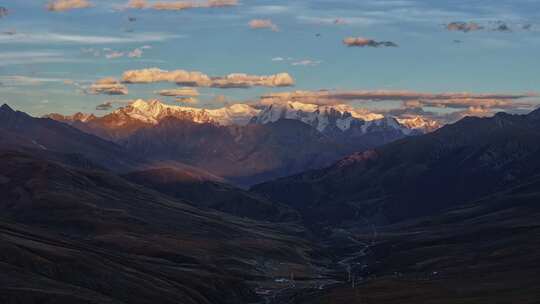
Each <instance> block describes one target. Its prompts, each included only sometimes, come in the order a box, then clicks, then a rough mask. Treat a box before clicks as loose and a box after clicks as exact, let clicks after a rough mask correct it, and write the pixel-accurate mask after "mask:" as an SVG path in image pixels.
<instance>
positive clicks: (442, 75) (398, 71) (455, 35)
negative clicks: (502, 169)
mask: <svg viewBox="0 0 540 304" xmlns="http://www.w3.org/2000/svg"><path fill="white" fill-rule="evenodd" d="M2 8H3V9H2ZM538 54H540V3H538V1H536V0H511V1H510V0H497V1H487V0H483V1H472V0H468V1H465V0H455V1H449V0H444V1H443V0H364V1H362V0H311V1H310V0H299V1H281V0H238V1H235V0H193V1H165V0H164V1H152V0H147V1H143V0H132V1H128V0H108V1H103V0H54V1H48V0H47V1H41V0H16V1H14V0H11V1H6V0H0V103H4V102H5V103H8V104H9V105H11V106H12V107H14V108H16V109H19V110H22V111H25V112H28V113H30V114H32V115H43V114H46V113H51V112H58V113H62V114H70V113H74V112H78V111H82V112H92V113H98V114H104V113H106V111H110V110H113V109H114V108H116V107H119V106H121V105H123V104H125V103H127V102H129V101H130V100H133V99H138V98H143V99H151V98H159V99H161V100H163V101H164V102H167V103H170V104H178V103H186V102H189V103H190V104H193V106H196V107H207V108H216V107H222V106H223V104H224V103H233V102H253V101H257V100H258V99H259V98H260V96H263V95H275V96H278V97H279V98H282V97H283V96H282V95H280V94H279V93H284V92H293V91H304V93H306V92H312V93H313V92H317V91H319V90H330V92H333V93H339V92H353V93H355V94H356V95H355V94H348V95H347V96H348V98H342V97H343V94H333V95H332V94H331V95H332V98H331V101H332V102H334V103H335V102H344V103H347V104H350V105H351V106H353V107H361V108H367V109H370V110H372V111H377V110H379V111H390V112H391V111H394V112H395V113H397V112H398V111H403V110H404V109H405V108H407V109H411V111H410V112H411V113H412V112H415V111H416V113H418V112H421V111H431V110H433V111H436V112H437V113H439V114H440V113H443V112H445V111H461V112H475V113H482V114H484V113H487V112H493V111H498V110H505V111H515V112H519V111H526V110H527V109H531V108H534V107H536V106H537V105H538V99H539V98H538V97H537V94H538V92H540V88H539V84H540V73H538V71H539V70H540V60H538ZM151 68H152V69H160V70H161V72H156V71H157V70H153V72H152V73H151V75H149V70H144V69H151ZM177 70H183V71H186V72H190V73H193V74H189V75H187V76H185V75H184V76H182V77H184V78H183V79H184V80H185V78H186V77H187V78H189V79H191V78H192V77H196V78H197V79H199V78H201V77H202V79H203V81H197V82H196V83H182V84H181V85H178V84H177V83H176V82H178V75H177V74H173V73H169V74H167V73H165V72H164V71H177ZM126 71H134V72H135V73H136V72H137V71H138V72H139V73H142V72H144V71H146V73H145V74H144V75H142V74H141V75H142V76H141V75H140V77H139V78H136V79H135V81H129V79H126V78H125V77H124V76H125V74H124V73H125V72H126ZM195 72H196V73H197V74H196V75H195ZM233 73H242V74H247V75H249V76H243V77H238V76H233V77H232V78H231V77H229V78H227V75H229V74H233ZM283 73H286V74H287V76H288V77H290V79H285V80H283V77H284V76H283V75H284V74H283ZM156 74H159V75H156ZM201 75H202V76H201ZM279 75H281V76H279ZM278 76H279V77H278ZM141 77H142V78H141ZM144 77H146V78H144ZM148 77H150V78H148ZM167 77H168V78H167ZM171 77H172V78H173V79H171ZM205 77H207V78H205ZM143 78H144V79H143ZM239 78H241V79H239ZM103 79H106V80H105V81H103ZM216 79H217V80H216ZM100 80H101V82H100ZM186 85H190V86H195V87H196V88H194V90H196V91H197V94H196V95H197V96H196V98H192V97H191V95H190V96H189V97H190V98H187V97H186V96H160V94H159V91H161V90H173V89H179V88H181V87H183V86H186ZM404 91H406V92H408V93H407V94H388V92H404ZM359 92H361V93H362V94H361V97H360V98H356V97H354V96H357V95H358V94H359ZM377 92H379V93H380V92H385V93H386V94H382V95H384V96H383V97H381V94H378V95H377V94H375V96H374V97H373V95H374V93H377ZM465 92H466V93H467V94H469V95H466V96H465V97H464V96H462V95H460V96H455V94H458V93H459V94H462V93H465ZM411 93H417V94H412V95H413V96H414V98H412V97H410V94H411ZM442 93H446V94H448V96H446V95H445V96H446V97H444V98H442V100H444V101H445V102H444V104H443V103H438V102H432V101H433V100H432V99H433V98H432V97H430V96H427V97H426V95H425V94H442ZM276 94H277V95H276ZM422 94H424V95H422ZM479 94H480V95H479ZM483 94H491V95H492V96H489V98H488V97H486V96H484V95H483ZM169 95H174V94H169ZM285 95H286V94H285ZM300 95H302V94H300ZM304 95H306V94H304ZM308 95H309V97H310V100H312V99H313V94H308ZM350 95H353V97H350ZM388 95H390V97H388ZM401 95H405V96H404V97H403V96H401ZM417 95H418V96H417ZM508 95H511V98H506V97H508ZM287 96H290V94H289V95H287ZM302 96H303V95H302ZM336 96H337V97H336ZM366 96H367V97H366ZM317 97H319V96H317ZM439 97H440V96H439ZM458 97H459V98H458ZM479 97H481V98H479ZM501 97H503V98H501ZM336 98H337V101H336ZM416 98H418V99H422V100H421V101H422V102H420V103H418V102H415V103H413V102H412V101H413V99H414V101H416ZM328 99H329V100H330V98H328ZM425 99H429V101H430V102H425ZM434 99H435V101H437V100H440V99H441V98H434ZM456 99H459V100H457V101H456ZM465 99H467V100H468V102H463V101H464V100H465ZM486 99H489V100H490V101H491V102H490V103H485V102H484V103H481V104H477V103H476V102H477V101H485V100H486ZM305 100H307V98H306V99H305ZM497 101H503V102H505V103H497ZM195 102H197V103H195ZM194 103H195V104H194ZM103 104H106V105H110V106H107V107H103ZM514 104H515V105H514ZM100 105H101V106H100ZM412 109H414V110H412ZM103 110H105V111H103Z"/></svg>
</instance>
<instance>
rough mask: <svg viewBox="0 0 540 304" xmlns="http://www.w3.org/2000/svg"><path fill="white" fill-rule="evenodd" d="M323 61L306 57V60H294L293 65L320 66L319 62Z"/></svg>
mask: <svg viewBox="0 0 540 304" xmlns="http://www.w3.org/2000/svg"><path fill="white" fill-rule="evenodd" d="M321 62H322V61H315V60H310V59H304V60H299V61H295V62H292V63H291V65H293V66H318V65H319V64H321Z"/></svg>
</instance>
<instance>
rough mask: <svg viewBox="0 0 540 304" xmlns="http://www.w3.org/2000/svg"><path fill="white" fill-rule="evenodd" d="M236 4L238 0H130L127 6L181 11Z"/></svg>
mask: <svg viewBox="0 0 540 304" xmlns="http://www.w3.org/2000/svg"><path fill="white" fill-rule="evenodd" d="M236 5H238V0H207V1H169V2H165V1H157V2H152V3H148V1H146V0H130V1H129V2H128V4H127V7H128V8H133V9H154V10H165V11H181V10H186V9H193V8H216V7H229V6H236Z"/></svg>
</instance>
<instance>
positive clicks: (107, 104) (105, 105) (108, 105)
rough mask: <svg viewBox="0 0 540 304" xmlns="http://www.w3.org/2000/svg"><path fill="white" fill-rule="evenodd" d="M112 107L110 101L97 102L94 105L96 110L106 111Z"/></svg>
mask: <svg viewBox="0 0 540 304" xmlns="http://www.w3.org/2000/svg"><path fill="white" fill-rule="evenodd" d="M112 108H113V104H112V102H110V101H106V102H104V103H102V104H99V105H97V106H96V110H98V111H108V110H110V109H112Z"/></svg>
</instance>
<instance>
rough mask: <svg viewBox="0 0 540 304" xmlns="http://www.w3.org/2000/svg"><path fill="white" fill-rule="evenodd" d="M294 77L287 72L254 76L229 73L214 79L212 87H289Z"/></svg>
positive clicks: (292, 83)
mask: <svg viewBox="0 0 540 304" xmlns="http://www.w3.org/2000/svg"><path fill="white" fill-rule="evenodd" d="M293 85H294V79H293V78H292V77H291V76H290V75H289V74H287V73H280V74H276V75H270V76H254V75H247V74H241V73H236V74H229V75H227V76H225V77H217V78H213V79H212V85H211V86H212V87H216V88H249V87H256V86H259V87H289V86H293Z"/></svg>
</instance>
